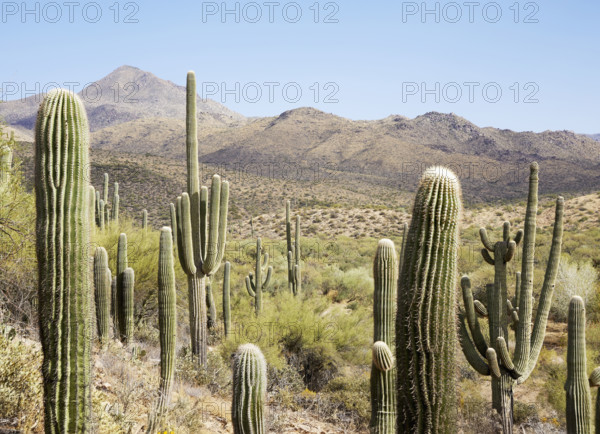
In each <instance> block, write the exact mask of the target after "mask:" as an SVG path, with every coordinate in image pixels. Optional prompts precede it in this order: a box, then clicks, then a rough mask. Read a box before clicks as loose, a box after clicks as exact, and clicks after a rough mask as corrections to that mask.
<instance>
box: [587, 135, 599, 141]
mask: <svg viewBox="0 0 600 434" xmlns="http://www.w3.org/2000/svg"><path fill="white" fill-rule="evenodd" d="M586 136H588V137H591V138H592V139H594V140H596V141H598V142H600V134H586Z"/></svg>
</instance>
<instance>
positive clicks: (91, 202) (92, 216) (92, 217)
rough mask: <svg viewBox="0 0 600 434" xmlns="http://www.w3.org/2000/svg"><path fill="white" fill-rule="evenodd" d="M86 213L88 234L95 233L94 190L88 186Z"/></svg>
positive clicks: (91, 186)
mask: <svg viewBox="0 0 600 434" xmlns="http://www.w3.org/2000/svg"><path fill="white" fill-rule="evenodd" d="M88 211H89V213H88V214H89V220H90V234H91V235H93V234H95V233H96V189H95V188H94V186H93V185H88Z"/></svg>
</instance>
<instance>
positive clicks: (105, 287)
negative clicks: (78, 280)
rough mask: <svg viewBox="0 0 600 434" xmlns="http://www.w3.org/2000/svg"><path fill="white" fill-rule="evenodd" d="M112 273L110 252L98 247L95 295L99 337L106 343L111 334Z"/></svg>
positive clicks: (95, 255)
mask: <svg viewBox="0 0 600 434" xmlns="http://www.w3.org/2000/svg"><path fill="white" fill-rule="evenodd" d="M111 283H112V274H111V272H110V268H108V254H107V253H106V249H105V248H104V247H97V248H96V252H95V254H94V295H95V300H96V322H97V324H98V339H99V340H100V342H102V343H104V342H106V341H107V340H108V339H110V338H109V335H110V298H111V294H110V285H111Z"/></svg>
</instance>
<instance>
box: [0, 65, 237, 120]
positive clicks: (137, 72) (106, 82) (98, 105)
mask: <svg viewBox="0 0 600 434" xmlns="http://www.w3.org/2000/svg"><path fill="white" fill-rule="evenodd" d="M78 94H79V96H80V97H81V98H82V99H83V101H84V104H85V107H86V110H87V114H88V119H89V122H90V129H91V131H97V130H99V129H102V128H106V127H114V126H116V125H119V124H122V123H124V122H130V121H133V120H138V119H149V118H156V117H163V118H173V119H185V94H186V91H185V87H184V86H178V85H176V84H174V83H172V82H170V81H167V80H162V79H160V78H158V77H156V76H155V75H154V74H151V73H149V72H146V71H142V70H141V69H138V68H135V67H132V66H121V67H120V68H117V69H115V70H114V71H113V72H111V73H110V74H108V75H107V76H106V77H104V78H102V79H100V80H98V81H95V82H94V83H92V84H89V85H88V86H87V87H85V88H84V89H83V90H82V91H81V92H79V93H78ZM41 101H42V95H33V96H30V97H28V98H25V99H23V100H14V101H8V102H6V103H4V104H0V116H2V117H3V118H4V120H5V121H6V122H7V123H8V124H9V125H12V126H15V127H21V128H23V129H26V130H32V129H33V128H34V126H35V117H36V114H37V109H38V106H39V104H40V102H41ZM197 106H198V116H199V119H200V123H202V122H205V123H208V124H209V125H232V124H233V125H236V124H240V123H244V122H245V117H244V116H242V115H241V114H239V113H236V112H234V111H232V110H229V109H228V108H226V107H225V106H223V105H222V104H219V103H217V102H215V101H212V100H202V99H201V98H200V97H198V100H197Z"/></svg>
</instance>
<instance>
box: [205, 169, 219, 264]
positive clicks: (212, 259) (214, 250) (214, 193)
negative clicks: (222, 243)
mask: <svg viewBox="0 0 600 434" xmlns="http://www.w3.org/2000/svg"><path fill="white" fill-rule="evenodd" d="M220 198H221V178H220V176H219V175H214V176H213V179H212V185H211V188H210V207H209V209H210V212H209V227H208V245H207V247H206V254H205V259H204V262H203V264H202V272H203V273H204V274H205V275H207V276H209V275H211V274H212V273H214V272H215V271H216V268H217V267H218V266H219V264H218V263H217V258H218V256H219V255H218V251H219V217H220V205H221V204H220Z"/></svg>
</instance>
